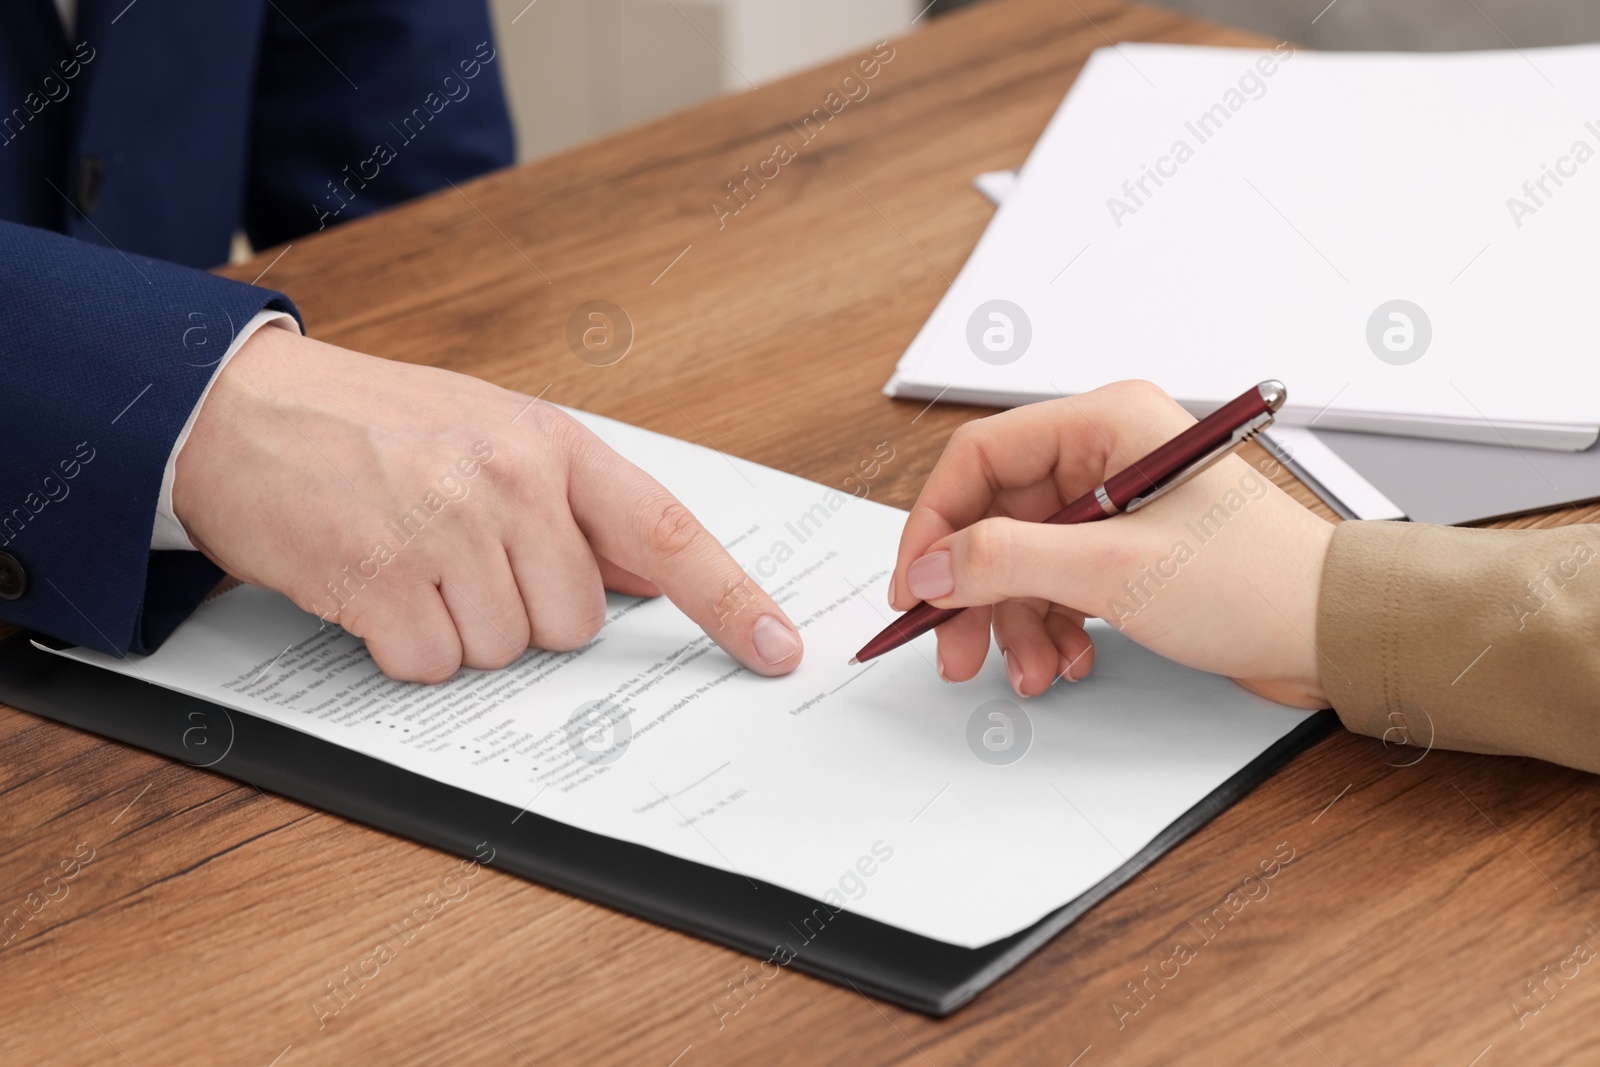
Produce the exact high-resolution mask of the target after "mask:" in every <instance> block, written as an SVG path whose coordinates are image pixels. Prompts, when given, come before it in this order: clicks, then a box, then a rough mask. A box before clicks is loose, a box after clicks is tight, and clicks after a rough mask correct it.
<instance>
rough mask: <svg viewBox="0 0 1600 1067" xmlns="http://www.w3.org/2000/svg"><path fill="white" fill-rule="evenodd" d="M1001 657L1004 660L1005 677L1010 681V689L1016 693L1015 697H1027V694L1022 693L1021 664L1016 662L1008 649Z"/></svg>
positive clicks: (1015, 658)
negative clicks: (1003, 657)
mask: <svg viewBox="0 0 1600 1067" xmlns="http://www.w3.org/2000/svg"><path fill="white" fill-rule="evenodd" d="M1001 655H1003V656H1005V658H1006V677H1007V678H1010V679H1011V688H1012V689H1015V690H1016V691H1017V696H1019V697H1025V696H1027V695H1028V694H1026V693H1024V692H1023V691H1022V664H1020V663H1018V662H1017V657H1015V656H1013V655H1012V654H1011V650H1010V649H1009V648H1008V649H1006V650H1005V651H1004V652H1002V653H1001Z"/></svg>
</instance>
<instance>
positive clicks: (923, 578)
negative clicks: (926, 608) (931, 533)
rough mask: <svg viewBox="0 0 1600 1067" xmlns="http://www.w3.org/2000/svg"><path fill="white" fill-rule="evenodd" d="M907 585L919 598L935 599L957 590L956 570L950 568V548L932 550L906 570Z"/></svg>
mask: <svg viewBox="0 0 1600 1067" xmlns="http://www.w3.org/2000/svg"><path fill="white" fill-rule="evenodd" d="M906 585H907V586H909V587H910V589H911V595H912V596H914V597H916V598H917V599H918V600H933V599H935V598H937V597H942V596H949V595H950V594H951V593H952V592H954V591H955V587H956V577H955V572H954V571H952V570H951V569H950V550H949V549H941V550H940V551H938V552H930V553H928V554H927V555H926V556H923V557H922V558H921V559H919V560H917V561H916V562H915V563H913V564H912V565H911V566H910V568H909V569H908V570H907V571H906Z"/></svg>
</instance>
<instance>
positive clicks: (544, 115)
mask: <svg viewBox="0 0 1600 1067" xmlns="http://www.w3.org/2000/svg"><path fill="white" fill-rule="evenodd" d="M985 2H988V0H933V2H932V3H929V2H928V0H532V2H531V3H530V2H529V0H491V3H492V5H493V7H494V12H495V23H496V28H497V30H498V32H499V35H500V40H499V45H500V50H501V53H502V56H503V66H502V68H501V73H502V76H503V77H504V78H505V79H506V82H507V86H506V88H507V91H508V92H509V93H510V94H511V104H512V109H513V111H514V113H515V116H516V121H517V133H518V146H519V150H520V153H521V156H522V158H523V159H524V160H528V159H537V158H539V157H540V156H545V155H549V154H550V153H552V152H558V151H560V150H561V149H563V148H569V147H571V146H573V145H576V144H580V143H582V142H584V141H588V140H592V139H593V138H596V137H599V136H602V135H604V134H607V133H611V132H613V131H615V130H619V129H622V128H624V127H627V126H632V125H634V124H636V123H639V122H643V121H645V120H646V119H651V118H654V117H656V116H658V115H663V114H666V113H668V112H671V111H676V110H678V109H679V108H682V107H686V106H688V105H689V104H692V103H695V102H696V101H699V100H704V99H706V98H708V97H712V96H716V95H718V94H719V93H727V92H737V91H739V90H741V89H747V88H749V87H751V86H753V85H762V84H764V83H766V82H768V81H772V80H774V79H776V78H781V77H783V76H784V75H786V74H792V73H794V72H795V71H799V70H804V69H805V68H807V67H811V66H815V65H816V64H818V63H822V62H824V61H827V60H830V59H835V58H837V57H840V56H844V55H847V54H853V53H855V52H858V51H863V50H865V49H867V48H868V47H870V46H871V45H872V44H873V43H875V42H877V41H879V40H881V39H883V38H885V37H893V36H896V35H898V34H903V33H906V32H908V31H910V30H911V29H912V28H914V26H915V25H916V24H917V23H920V22H922V21H924V20H927V19H935V18H939V17H941V16H943V15H945V14H947V13H948V12H950V11H952V10H954V9H956V8H959V7H966V6H969V5H970V4H973V3H985ZM1059 2H1061V3H1069V2H1071V0H1059ZM1158 6H1164V7H1169V8H1173V9H1175V10H1180V11H1185V12H1188V13H1189V14H1193V15H1198V16H1200V17H1202V18H1206V19H1210V20H1212V21H1214V22H1221V23H1225V24H1228V25H1232V26H1237V27H1240V28H1242V29H1248V30H1254V31H1256V32H1258V33H1261V34H1264V35H1266V36H1269V37H1273V38H1277V39H1280V40H1290V41H1294V42H1295V43H1297V44H1302V45H1305V46H1307V47H1310V48H1322V49H1379V50H1426V51H1438V50H1449V49H1467V48H1511V47H1519V48H1529V47H1535V46H1538V45H1548V44H1570V43H1576V42H1579V41H1593V40H1600V3H1597V2H1596V0H1332V3H1329V2H1328V0H1160V4H1159V5H1158Z"/></svg>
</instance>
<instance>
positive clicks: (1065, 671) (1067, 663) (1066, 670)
mask: <svg viewBox="0 0 1600 1067" xmlns="http://www.w3.org/2000/svg"><path fill="white" fill-rule="evenodd" d="M1072 663H1073V661H1072V660H1070V659H1068V658H1067V657H1065V656H1062V657H1061V661H1060V663H1058V664H1057V665H1056V677H1057V678H1065V679H1066V680H1067V681H1069V682H1076V681H1077V679H1076V678H1074V677H1073V676H1072V674H1071V673H1070V672H1071V670H1072Z"/></svg>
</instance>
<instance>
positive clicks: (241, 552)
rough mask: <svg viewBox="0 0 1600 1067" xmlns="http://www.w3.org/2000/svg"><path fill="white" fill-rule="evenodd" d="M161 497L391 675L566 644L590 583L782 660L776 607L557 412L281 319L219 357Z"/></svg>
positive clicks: (201, 536) (686, 516)
mask: <svg viewBox="0 0 1600 1067" xmlns="http://www.w3.org/2000/svg"><path fill="white" fill-rule="evenodd" d="M173 505H174V510H175V512H176V514H177V516H178V519H179V520H180V521H181V522H182V523H183V525H184V528H185V529H186V530H187V531H188V533H189V537H190V540H192V541H193V542H194V544H195V547H197V548H198V549H200V551H202V552H204V553H205V554H206V555H207V556H208V557H209V558H210V559H211V560H212V561H213V562H215V563H216V564H217V565H218V566H220V567H222V568H223V569H224V570H226V571H227V572H228V573H229V574H232V575H234V576H236V577H238V578H241V579H243V580H245V581H248V582H252V583H254V584H257V585H262V586H266V587H268V588H271V589H276V590H278V591H279V592H282V593H284V594H285V595H287V596H288V597H290V598H291V599H293V600H294V601H295V603H297V604H299V605H300V606H301V607H303V608H305V609H306V610H308V611H313V612H316V613H317V614H319V615H322V616H323V617H324V618H327V619H329V620H330V621H333V622H337V623H338V624H339V625H341V626H343V627H344V628H345V629H346V630H348V631H349V632H351V633H353V634H355V635H357V636H359V637H362V638H364V639H365V640H366V642H367V647H368V649H369V650H370V651H371V653H372V657H373V659H374V660H375V661H376V662H377V664H378V666H379V667H381V668H382V669H383V671H384V672H385V673H386V674H389V675H391V676H393V677H395V678H399V679H402V680H407V681H419V682H440V681H443V680H445V679H447V678H449V677H450V676H451V675H453V674H454V673H455V672H456V670H457V669H458V668H460V667H461V666H468V667H482V668H495V667H503V666H505V665H506V664H508V663H510V662H511V661H512V660H514V659H516V658H517V657H518V656H520V655H521V654H522V653H523V652H524V651H525V650H526V649H527V648H528V647H529V646H530V645H536V646H538V647H540V648H548V649H556V650H566V649H573V648H577V647H580V646H581V645H583V644H585V643H587V642H588V641H589V640H590V639H591V638H593V637H594V636H595V634H596V633H597V632H598V631H599V629H600V625H601V623H602V622H604V620H605V594H604V590H605V589H613V590H615V591H617V592H619V593H625V594H630V595H634V596H657V595H660V594H662V593H665V594H666V595H667V597H669V598H670V599H671V600H672V601H673V603H675V604H677V605H678V607H680V608H681V609H682V610H683V611H684V613H685V614H687V615H688V616H689V617H690V618H692V619H693V620H694V621H695V622H697V623H699V624H700V626H701V627H702V628H704V629H705V631H706V632H707V633H708V634H710V635H711V637H712V638H714V639H715V640H716V642H717V643H718V644H719V645H721V646H722V647H723V648H724V649H726V650H727V651H728V653H729V654H730V655H732V656H733V657H734V658H735V659H737V660H738V661H739V662H740V663H742V664H744V665H745V666H747V667H749V668H750V669H751V670H753V671H756V672H757V673H759V674H765V675H778V674H786V673H788V672H789V671H791V670H793V669H794V668H795V666H796V665H798V664H799V662H800V656H801V644H800V637H799V634H798V633H797V632H796V631H795V628H794V626H793V624H791V623H790V622H789V620H788V618H787V617H786V616H785V615H784V613H783V611H782V609H780V608H779V607H778V606H777V604H775V603H773V602H772V599H771V598H770V597H768V596H767V595H766V594H765V593H764V592H762V591H761V590H760V589H759V588H757V587H756V586H755V584H754V583H753V582H750V581H748V580H747V578H746V576H745V573H744V571H743V570H741V569H740V567H739V565H738V564H737V563H735V562H734V561H733V559H732V558H731V557H730V556H729V555H728V554H727V553H726V552H725V551H723V549H722V546H721V545H720V544H719V543H718V542H717V541H716V539H715V538H713V537H712V536H711V534H709V533H708V532H707V531H706V530H705V528H704V527H702V526H701V525H700V523H699V522H698V521H696V519H695V517H694V516H693V515H692V514H690V512H689V511H688V509H687V508H685V507H684V506H683V505H682V504H681V503H679V502H678V500H677V499H676V498H674V497H673V496H672V494H671V493H669V492H668V491H667V490H666V489H664V488H663V487H662V486H661V485H659V484H658V483H656V482H655V481H654V480H652V479H651V478H650V477H649V476H648V475H646V474H645V473H644V472H643V471H641V470H639V469H638V468H637V467H635V466H634V465H633V464H631V463H629V462H628V461H627V460H625V459H623V458H622V457H621V456H618V455H617V454H616V453H615V452H613V451H611V449H609V448H607V447H606V445H605V444H604V443H602V442H601V441H600V440H599V439H598V438H597V437H595V436H594V435H593V434H592V433H590V432H589V431H588V430H587V429H585V428H584V427H583V426H582V425H580V424H579V423H578V422H576V421H575V420H573V419H572V418H570V417H568V416H567V415H565V414H564V413H562V412H561V411H559V410H557V409H556V408H553V407H551V406H550V405H548V404H543V403H530V400H529V398H528V397H526V396H523V395H522V394H520V393H514V392H511V391H509V390H506V389H501V388H499V387H497V386H494V385H491V384H489V383H487V382H484V381H480V380H479V379H476V378H471V377H467V376H465V375H461V374H453V373H451V372H449V371H444V370H440V369H437V368H433V367H420V366H413V365H410V364H406V363H398V362H392V361H389V360H385V359H378V358H375V357H372V356H366V355H362V354H360V353H357V352H351V351H348V350H346V349H342V348H336V347H334V346H332V345H326V344H322V343H321V342H318V341H313V340H310V339H309V338H304V337H300V336H299V335H297V334H295V333H293V332H291V331H288V330H282V329H274V328H266V329H262V330H259V331H257V332H256V334H255V335H254V336H252V337H251V338H250V340H249V341H247V342H246V343H245V344H244V345H243V346H242V347H241V348H240V349H239V351H238V352H236V353H234V356H233V358H232V359H231V360H229V362H228V364H227V366H226V367H224V368H223V370H222V373H221V375H220V377H219V378H218V379H217V381H216V383H215V385H214V386H213V387H212V390H211V394H210V396H208V397H207V399H206V402H205V404H204V405H203V406H202V407H201V410H200V416H199V418H198V419H197V420H196V422H195V426H194V430H193V433H192V434H191V436H190V439H189V442H188V443H187V444H186V445H185V446H184V448H183V450H182V452H181V453H180V454H179V456H178V464H177V479H176V481H175V483H174V486H173ZM732 589H737V590H739V596H740V598H741V599H740V610H738V611H737V612H733V613H729V612H728V611H727V610H726V607H725V605H724V604H723V603H722V602H723V601H725V599H726V596H727V594H728V591H729V590H732Z"/></svg>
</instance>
